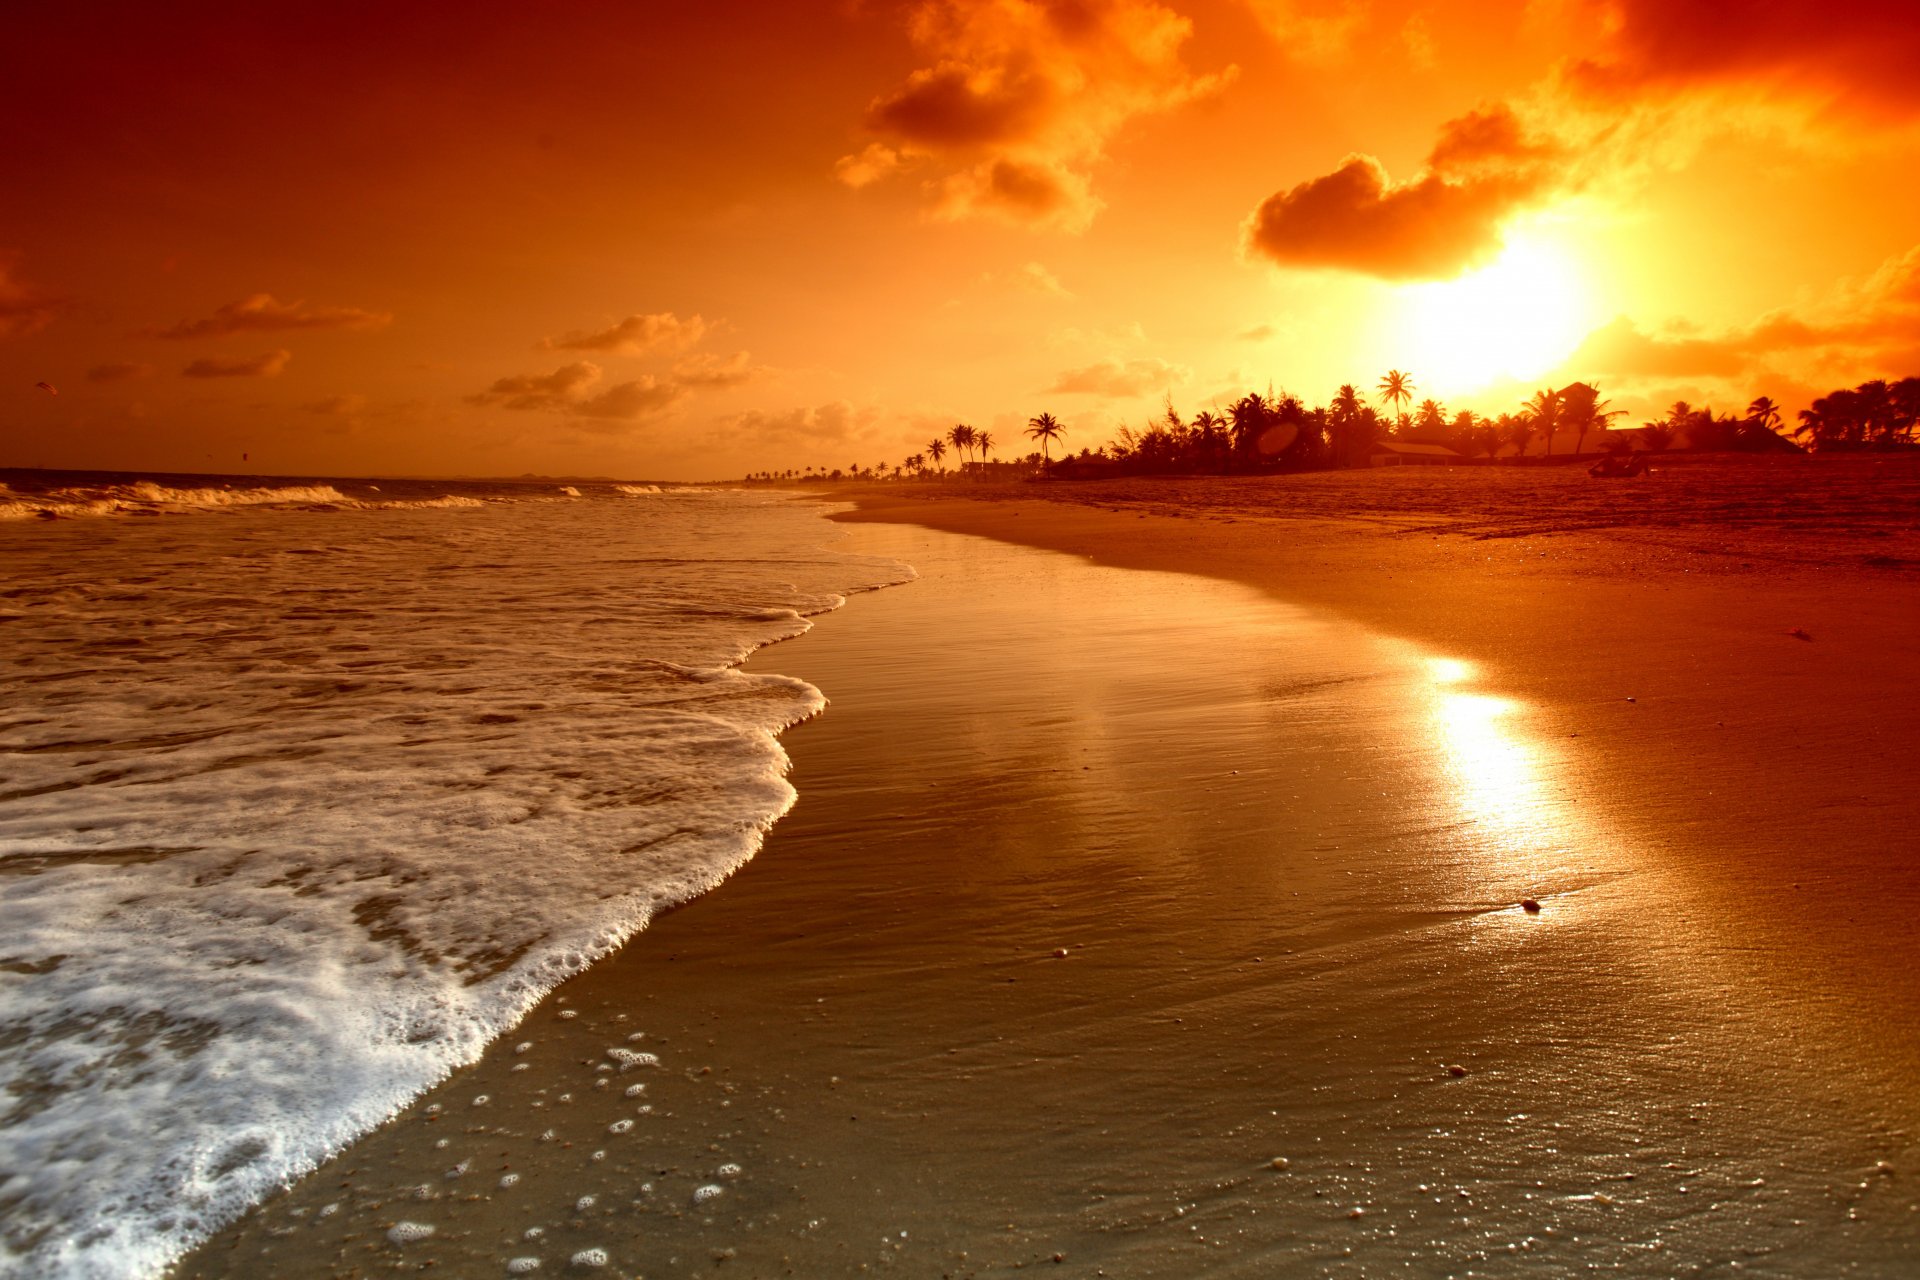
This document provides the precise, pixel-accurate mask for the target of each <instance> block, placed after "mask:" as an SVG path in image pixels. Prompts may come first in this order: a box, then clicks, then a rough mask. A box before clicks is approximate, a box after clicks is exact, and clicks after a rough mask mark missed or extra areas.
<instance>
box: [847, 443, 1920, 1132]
mask: <svg viewBox="0 0 1920 1280" xmlns="http://www.w3.org/2000/svg"><path fill="white" fill-rule="evenodd" d="M1901 461H1902V462H1903V463H1907V465H1905V466H1903V467H1902V468H1901V472H1902V474H1901V477H1900V484H1901V485H1902V487H1903V488H1911V487H1913V486H1915V485H1916V482H1920V464H1913V463H1910V462H1907V460H1901ZM1865 469H1866V468H1864V467H1863V468H1859V469H1858V470H1865ZM1736 470H1739V468H1736ZM1435 471H1439V472H1441V473H1442V474H1439V475H1435V474H1434V472H1435ZM1449 471H1451V469H1420V473H1417V474H1409V471H1408V470H1404V469H1395V470H1393V471H1389V472H1385V473H1382V472H1360V473H1336V474H1334V475H1332V476H1330V477H1328V478H1329V479H1331V480H1333V481H1334V482H1335V483H1337V484H1339V485H1341V486H1342V487H1344V488H1347V489H1349V490H1353V489H1361V488H1365V487H1367V486H1370V485H1371V486H1375V487H1377V488H1382V489H1385V490H1386V491H1387V494H1388V495H1391V494H1393V493H1394V492H1396V491H1399V490H1404V489H1405V488H1406V487H1408V485H1409V483H1412V484H1419V485H1421V486H1422V487H1423V489H1424V490H1425V491H1426V496H1427V498H1428V500H1427V502H1426V504H1425V505H1427V506H1428V507H1429V511H1428V512H1427V513H1426V514H1425V515H1424V516H1423V517H1422V519H1421V520H1419V521H1418V522H1415V524H1414V527H1413V528H1412V529H1408V528H1406V527H1405V526H1403V525H1402V524H1401V523H1400V522H1397V521H1394V522H1386V523H1382V522H1380V521H1377V520H1362V519H1341V520H1334V519H1329V518H1327V517H1325V516H1324V515H1319V514H1313V515H1289V514H1284V513H1283V512H1281V511H1276V510H1275V509H1274V506H1275V505H1276V504H1277V503H1278V502H1283V501H1287V500H1289V499H1291V498H1292V497H1293V496H1294V494H1293V492H1292V491H1291V490H1290V489H1289V488H1288V487H1287V486H1286V483H1285V482H1287V481H1291V480H1297V479H1299V477H1282V478H1280V480H1279V481H1278V482H1268V483H1267V484H1264V485H1263V484H1261V483H1260V482H1255V483H1253V484H1246V485H1239V484H1234V483H1232V482H1229V483H1228V484H1227V485H1224V486H1220V487H1218V488H1216V489H1213V490H1212V492H1211V493H1210V492H1209V487H1208V485H1207V483H1206V482H1204V481H1200V482H1195V481H1191V480H1186V481H1174V482H1171V483H1168V482H1155V481H1146V482H1131V483H1129V482H1122V483H1118V484H1114V483H1109V484H1101V485H1097V486H1096V485H1090V484H1081V483H1074V484H1065V483H1062V484H1058V485H1052V486H1047V488H1048V489H1049V490H1050V492H1049V493H1048V494H1047V496H1046V497H1044V498H1034V497H1031V496H1028V495H1030V494H1031V493H1032V492H1033V489H1034V486H1020V487H1018V488H1014V489H1010V490H1003V491H1001V492H999V493H988V494H982V495H977V496H976V495H972V494H967V493H965V492H959V493H954V494H951V495H941V496H939V497H935V498H919V497H914V496H902V495H896V494H892V493H888V494H874V493H871V492H844V493H842V494H840V495H839V496H840V497H841V498H843V499H845V500H850V501H853V502H855V503H856V508H855V509H854V510H853V511H850V512H842V513H838V514H835V515H832V516H830V517H829V518H830V519H834V520H837V521H842V522H851V523H865V522H878V523H889V522H907V523H912V524H916V525H920V526H922V527H926V528H931V529H939V530H943V531H946V532H954V533H962V534H966V535H970V536H976V537H986V538H992V539H995V540H998V541H1002V542H1007V543H1011V544H1014V545H1019V546H1026V547H1036V548H1044V549H1047V550H1052V551H1056V552H1061V553H1064V554H1069V555H1074V556H1077V557H1081V558H1083V559H1085V560H1087V561H1088V562H1090V563H1094V564H1101V565H1113V566H1118V567H1125V568H1132V569H1148V570H1172V571H1178V572H1185V573H1194V574H1199V575H1201V576H1206V577H1213V578H1218V579H1223V580H1227V581H1232V582H1237V583H1241V584H1244V585H1247V586H1250V587H1253V588H1255V589H1257V590H1260V591H1262V592H1265V593H1266V594H1268V595H1270V596H1271V597H1273V598H1274V599H1277V600H1281V601H1285V602H1288V603H1292V604H1299V605H1306V606H1309V607H1313V608H1319V609H1326V610H1329V611H1331V612H1333V613H1334V614H1337V615H1339V616H1341V617H1344V618H1348V619H1351V620H1353V621H1355V622H1357V623H1359V624H1361V625H1363V626H1365V627H1368V628H1370V629H1373V630H1376V631H1380V632H1383V633H1385V634H1389V635H1396V636H1404V637H1407V638H1409V639H1412V640H1414V641H1416V642H1419V643H1421V644H1425V645H1431V646H1434V647H1437V648H1439V649H1440V650H1442V651H1444V652H1447V653H1449V654H1453V655H1456V656H1458V657H1461V658H1464V659H1467V660H1469V661H1471V662H1472V663H1474V664H1475V665H1476V666H1477V667H1478V668H1480V669H1481V670H1482V671H1484V672H1485V673H1486V676H1487V678H1488V679H1489V681H1490V682H1491V683H1492V684H1494V685H1496V686H1497V687H1499V688H1500V689H1501V690H1502V691H1504V692H1507V693H1511V694H1513V695H1514V696H1517V697H1518V698H1520V699H1522V700H1523V701H1525V702H1526V703H1528V704H1531V705H1532V706H1533V707H1535V708H1536V710H1537V712H1538V714H1539V717H1540V719H1541V722H1542V728H1543V729H1544V731H1545V732H1546V733H1547V734H1549V735H1550V736H1552V737H1555V738H1561V739H1565V740H1568V741H1569V742H1573V741H1574V740H1576V739H1577V745H1578V747H1579V749H1580V757H1581V760H1580V764H1581V766H1582V767H1583V769H1584V770H1586V771H1587V773H1588V776H1586V777H1585V778H1583V779H1580V780H1578V781H1577V782H1569V783H1568V785H1569V786H1570V787H1571V788H1572V790H1573V791H1574V792H1576V793H1577V799H1578V802H1580V803H1589V804H1606V805H1609V806H1611V807H1613V808H1614V809H1615V810H1616V811H1618V812H1620V813H1622V815H1623V816H1624V817H1626V818H1627V819H1628V820H1629V821H1630V822H1631V823H1632V825H1634V826H1635V828H1636V829H1637V830H1639V831H1640V832H1641V833H1642V836H1643V838H1645V839H1647V840H1649V841H1650V842H1654V843H1657V842H1659V841H1660V840H1661V839H1662V833H1665V832H1669V831H1675V830H1678V831H1680V832H1683V833H1684V837H1683V841H1682V842H1683V843H1684V844H1685V845H1686V846H1688V849H1687V856H1688V857H1689V859H1690V861H1692V862H1694V863H1696V864H1698V865H1700V866H1702V867H1703V868H1706V869H1708V870H1710V871H1712V872H1713V873H1714V874H1715V875H1717V876H1718V877H1719V878H1720V879H1721V880H1722V881H1723V884H1722V887H1721V890H1720V893H1721V894H1722V895H1723V896H1724V898H1726V899H1734V898H1738V897H1739V895H1741V893H1742V892H1743V877H1744V876H1745V875H1747V874H1748V873H1752V874H1757V875H1761V876H1763V877H1773V878H1778V879H1780V880H1781V881H1782V882H1783V883H1788V884H1792V885H1793V893H1794V894H1795V900H1794V901H1793V902H1792V903H1791V904H1790V906H1788V907H1787V908H1786V909H1784V910H1782V911H1781V912H1780V913H1779V918H1778V919H1777V920H1775V921H1774V922H1773V923H1772V926H1771V930H1770V933H1769V934H1768V936H1766V937H1764V938H1756V939H1754V940H1753V945H1754V946H1755V948H1756V950H1759V951H1763V952H1767V953H1770V954H1772V955H1774V956H1776V957H1780V958H1781V960H1780V963H1779V965H1778V966H1777V967H1776V971H1775V972H1774V974H1773V979H1774V980H1775V981H1777V982H1779V983H1780V984H1781V985H1782V987H1783V989H1784V990H1785V991H1790V992H1793V993H1795V998H1796V1000H1797V1002H1798V1003H1799V1004H1800V1005H1801V1006H1802V1007H1803V1008H1805V1009H1806V1010H1807V1011H1808V1012H1809V1014H1810V1015H1812V1016H1818V1017H1820V1018H1821V1019H1822V1020H1823V1021H1824V1022H1826V1023H1827V1024H1828V1026H1829V1027H1830V1030H1831V1033H1832V1035H1833V1037H1834V1038H1835V1041H1836V1042H1837V1043H1844V1042H1845V1041H1847V1040H1849V1039H1854V1038H1857V1039H1858V1040H1859V1041H1860V1042H1861V1044H1860V1047H1859V1051H1858V1052H1857V1053H1856V1054H1855V1057H1856V1060H1857V1061H1858V1064H1859V1065H1860V1066H1861V1067H1862V1068H1863V1069H1866V1070H1871V1071H1876V1072H1878V1071H1882V1070H1884V1073H1885V1077H1886V1078H1887V1079H1888V1080H1889V1081H1893V1082H1899V1084H1901V1085H1903V1086H1905V1088H1906V1090H1907V1093H1908V1095H1909V1096H1920V1090H1916V1089H1915V1088H1914V1086H1915V1083H1916V1082H1920V1030H1915V1028H1920V989H1916V988H1915V987H1914V986H1913V985H1912V984H1911V983H1909V982H1908V981H1907V980H1906V973H1907V966H1908V965H1909V964H1910V963H1911V961H1912V959H1913V958H1914V957H1916V956H1920V868H1916V867H1914V866H1913V865H1911V862H1910V860H1909V859H1908V858H1907V857H1906V856H1905V853H1904V843H1903V840H1902V837H1901V835H1900V833H1901V832H1909V831H1912V830H1915V829H1920V795H1916V793H1915V791H1914V790H1913V789H1912V788H1911V787H1910V786H1909V784H1908V779H1909V777H1910V770H1911V761H1912V759H1913V758H1914V752H1915V750H1916V749H1917V748H1920V632H1917V631H1916V629H1915V628H1914V627H1913V625H1912V620H1913V619H1914V618H1916V617H1920V571H1916V568H1915V567H1910V566H1909V562H1908V561H1906V560H1905V559H1904V558H1902V559H1900V560H1899V562H1898V563H1895V564H1893V565H1890V566H1889V565H1881V564H1877V563H1874V561H1875V560H1876V558H1879V559H1893V557H1889V556H1887V555H1886V551H1887V549H1888V548H1889V546H1891V547H1893V548H1895V549H1900V550H1904V549H1907V547H1908V546H1909V544H1912V545H1916V546H1920V518H1916V516H1915V515H1914V514H1913V511H1912V510H1906V509H1902V508H1901V507H1900V506H1899V505H1898V504H1897V503H1894V504H1882V503H1880V502H1878V501H1877V500H1876V499H1875V497H1874V496H1872V495H1862V494H1858V493H1853V494H1847V495H1845V497H1846V499H1848V500H1847V501H1844V502H1843V503H1842V504H1841V506H1842V511H1841V512H1840V513H1839V514H1838V515H1836V516H1835V517H1834V518H1833V519H1831V520H1829V521H1827V522H1824V523H1823V522H1822V521H1821V520H1820V517H1821V516H1822V515H1823V514H1827V513H1822V512H1819V511H1813V512H1807V513H1804V514H1805V522H1806V523H1807V524H1808V525H1809V527H1812V528H1815V529H1816V530H1817V531H1818V533H1819V534H1820V535H1822V536H1823V537H1824V538H1825V539H1826V541H1825V543H1824V549H1823V550H1822V551H1821V552H1820V553H1819V554H1817V555H1815V556H1813V557H1811V558H1808V559H1793V558H1787V557H1785V556H1783V554H1782V550H1783V545H1785V544H1788V543H1790V542H1791V541H1792V539H1791V538H1790V537H1783V536H1782V535H1781V534H1780V532H1779V531H1778V530H1777V529H1776V528H1774V527H1772V526H1769V525H1766V524H1760V523H1751V522H1750V523H1747V524H1744V525H1735V526H1731V527H1729V526H1724V525H1714V524H1710V523H1696V524H1693V525H1688V524H1686V523H1684V522H1683V521H1682V520H1677V519H1672V518H1671V517H1669V519H1670V520H1671V523H1670V524H1668V525H1667V526H1665V527H1664V528H1663V530H1662V534H1663V536H1662V537H1661V538H1660V540H1659V541H1657V542H1654V543H1652V544H1651V545H1650V544H1649V541H1648V539H1647V537H1646V533H1645V529H1644V527H1642V526H1636V525H1634V524H1632V523H1630V522H1629V523H1616V524H1614V525H1611V526H1604V527H1599V528H1589V529H1576V530H1574V531H1571V532H1564V533H1543V532H1514V531H1512V530H1511V529H1510V528H1509V527H1504V526H1505V521H1506V520H1509V519H1510V518H1511V513H1502V514H1501V515H1499V516H1495V517H1493V518H1489V515H1490V513H1489V512H1488V511H1487V510H1486V509H1485V507H1484V506H1482V505H1481V504H1480V499H1481V497H1482V495H1479V494H1475V493H1473V492H1472V491H1471V485H1472V478H1471V477H1469V476H1468V475H1466V474H1464V473H1462V472H1459V471H1451V474H1447V472H1449ZM1480 474H1482V475H1484V474H1488V473H1485V472H1481V473H1480ZM1518 474H1519V475H1520V476H1522V477H1523V478H1525V477H1527V475H1528V473H1525V472H1522V473H1518ZM1532 474H1533V475H1534V476H1541V477H1542V478H1543V479H1544V480H1546V482H1547V483H1553V482H1554V481H1556V480H1558V481H1560V482H1561V483H1563V484H1564V483H1565V482H1566V481H1577V483H1575V484H1574V486H1573V487H1574V488H1576V489H1579V488H1583V487H1589V486H1593V485H1594V482H1592V481H1588V480H1587V479H1586V477H1585V476H1583V475H1581V476H1577V477H1576V476H1572V475H1568V476H1565V477H1556V476H1554V475H1553V473H1544V475H1543V473H1539V472H1535V473H1532ZM1461 481H1464V482H1465V483H1452V484H1450V483H1449V482H1461ZM1436 482H1437V483H1436ZM1449 487H1451V488H1453V489H1454V490H1455V491H1456V492H1455V495H1454V497H1453V504H1454V506H1455V509H1454V510H1452V511H1445V506H1446V505H1447V504H1446V501H1445V499H1444V498H1442V499H1441V500H1440V501H1435V500H1433V498H1432V496H1431V495H1432V494H1433V491H1434V490H1435V489H1436V488H1438V489H1440V490H1441V491H1442V493H1443V494H1444V492H1445V489H1446V488H1449ZM1262 488H1265V489H1266V490H1267V493H1266V494H1262V493H1260V492H1259V490H1260V489H1262ZM1250 491H1251V492H1250ZM1549 492H1551V491H1549ZM1787 496H1791V495H1787ZM1376 501H1380V502H1388V501H1391V498H1390V497H1386V496H1383V497H1381V498H1379V499H1377V500H1376ZM1174 503H1177V504H1178V506H1177V508H1176V507H1175V506H1173V505H1172V504H1174ZM1305 505H1307V506H1308V507H1309V509H1312V507H1313V506H1314V505H1315V504H1305ZM1318 505H1321V506H1324V505H1325V504H1324V503H1321V504H1318ZM1867 507H1879V508H1880V509H1881V510H1882V511H1883V513H1884V514H1883V516H1882V518H1881V519H1879V520H1878V521H1875V522H1869V521H1865V520H1861V521H1860V524H1861V525H1864V526H1865V527H1864V528H1862V527H1859V526H1854V527H1853V529H1852V532H1853V534H1854V535H1855V536H1853V537H1847V536H1842V537H1840V538H1839V539H1838V542H1839V546H1838V547H1836V546H1835V545H1834V542H1835V534H1836V532H1838V533H1841V534H1843V535H1844V534H1845V533H1846V532H1847V530H1848V525H1847V524H1846V521H1847V520H1849V519H1854V520H1859V518H1860V513H1861V510H1862V509H1863V508H1867ZM1443 512H1444V516H1445V518H1444V520H1443V519H1442V518H1441V516H1442V514H1443ZM1534 519H1537V515H1536V516H1535V517H1534ZM1436 529H1445V530H1446V531H1443V532H1436V531H1435V530H1436ZM1456 529H1466V530H1470V531H1471V532H1457V531H1454V530H1456ZM1490 529H1492V530H1495V531H1494V532H1490V531H1489V530H1490ZM1796 633H1798V634H1796ZM1703 758H1711V760H1712V762H1713V765H1714V767H1713V768H1712V769H1708V770H1696V769H1695V768H1694V767H1693V765H1694V764H1695V763H1696V762H1698V761H1699V760H1701V759H1703ZM1699 777H1723V778H1730V779H1735V780H1737V786H1732V787H1729V786H1727V785H1724V784H1722V785H1718V786H1704V785H1701V784H1700V783H1699V782H1698V781H1697V779H1698V778H1699ZM1710 909H1711V908H1710ZM1856 926H1860V927H1861V928H1860V929H1858V930H1856V929H1855V927H1856ZM1850 930H1853V931H1854V932H1853V933H1852V936H1848V931H1850ZM1788 957H1799V958H1800V960H1802V961H1808V962H1809V963H1798V962H1795V961H1792V960H1789V959H1787V958H1788Z"/></svg>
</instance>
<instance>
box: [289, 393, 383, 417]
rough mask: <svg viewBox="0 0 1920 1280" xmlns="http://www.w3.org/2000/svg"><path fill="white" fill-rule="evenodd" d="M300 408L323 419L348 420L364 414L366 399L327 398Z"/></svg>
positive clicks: (352, 397)
mask: <svg viewBox="0 0 1920 1280" xmlns="http://www.w3.org/2000/svg"><path fill="white" fill-rule="evenodd" d="M300 407H301V408H302V409H304V410H306V411H307V412H308V413H317V414H319V415H320V416H321V417H323V418H348V417H352V416H353V415H355V414H358V413H364V412H366V408H367V398H366V397H365V396H363V395H344V396H328V397H327V398H326V399H324V400H315V401H312V402H311V403H309V404H303V405H301V406H300Z"/></svg>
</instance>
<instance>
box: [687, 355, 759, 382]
mask: <svg viewBox="0 0 1920 1280" xmlns="http://www.w3.org/2000/svg"><path fill="white" fill-rule="evenodd" d="M759 372H760V370H758V369H756V368H754V367H753V365H752V364H751V363H750V362H749V359H748V356H747V353H746V352H744V351H736V352H734V353H733V354H732V355H730V356H728V357H727V358H726V359H724V360H722V359H720V358H719V357H718V356H710V355H697V356H689V357H687V358H686V359H685V360H682V361H680V362H679V363H678V364H676V365H674V366H673V381H674V383H675V384H676V385H678V386H680V387H683V388H686V389H687V390H693V389H695V388H699V389H702V390H724V389H725V388H727V387H737V386H740V385H741V384H742V383H745V382H750V381H752V380H753V378H754V377H756V376H757V375H758V374H759Z"/></svg>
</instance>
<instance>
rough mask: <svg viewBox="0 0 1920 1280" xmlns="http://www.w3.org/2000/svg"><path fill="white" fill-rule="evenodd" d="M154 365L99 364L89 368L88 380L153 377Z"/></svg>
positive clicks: (122, 380) (108, 380) (116, 380)
mask: <svg viewBox="0 0 1920 1280" xmlns="http://www.w3.org/2000/svg"><path fill="white" fill-rule="evenodd" d="M152 376H153V366H152V365H150V364H134V363H130V362H129V363H115V364H97V365H95V366H93V368H91V369H89V370H87V381H88V382H129V381H131V380H133V379H135V378H151V377H152Z"/></svg>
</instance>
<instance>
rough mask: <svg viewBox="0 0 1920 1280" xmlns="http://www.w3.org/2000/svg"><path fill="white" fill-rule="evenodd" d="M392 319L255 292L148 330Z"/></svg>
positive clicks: (268, 328) (369, 325) (205, 331)
mask: <svg viewBox="0 0 1920 1280" xmlns="http://www.w3.org/2000/svg"><path fill="white" fill-rule="evenodd" d="M391 323H393V317H392V316H390V315H388V314H386V313H385V312H381V311H362V310H361V309H360V308H358V307H309V306H308V305H307V304H306V303H305V302H284V303H283V302H276V301H275V300H274V297H273V295H272V294H270V293H256V294H252V295H250V296H248V297H245V298H242V299H240V300H239V301H238V302H229V303H227V304H226V305H225V306H223V307H221V308H219V309H218V310H216V311H215V312H214V313H213V314H212V315H211V316H209V317H207V318H206V319H204V320H182V321H181V322H180V323H179V324H176V325H174V326H172V327H171V328H167V329H158V330H154V331H153V332H152V336H153V337H156V338H176V339H188V338H224V337H228V336H230V335H232V334H236V333H282V332H287V331H290V330H297V329H378V328H380V327H381V326H383V325H387V324H391Z"/></svg>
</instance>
